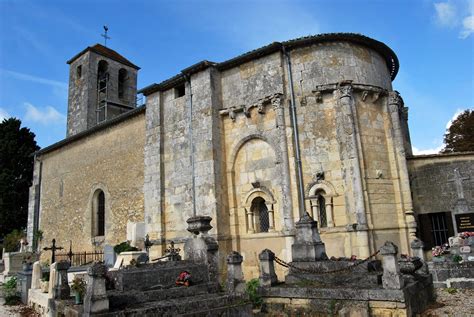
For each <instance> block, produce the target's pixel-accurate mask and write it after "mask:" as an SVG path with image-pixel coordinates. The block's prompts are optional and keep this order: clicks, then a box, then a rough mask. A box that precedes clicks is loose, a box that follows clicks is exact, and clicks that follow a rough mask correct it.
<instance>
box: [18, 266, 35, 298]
mask: <svg viewBox="0 0 474 317" xmlns="http://www.w3.org/2000/svg"><path fill="white" fill-rule="evenodd" d="M16 275H17V278H18V283H19V284H20V291H21V302H22V303H23V304H28V290H29V289H30V288H31V278H32V271H31V269H30V268H29V267H28V268H26V269H25V270H23V271H21V272H18V273H17V274H16Z"/></svg>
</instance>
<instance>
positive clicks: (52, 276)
mask: <svg viewBox="0 0 474 317" xmlns="http://www.w3.org/2000/svg"><path fill="white" fill-rule="evenodd" d="M57 266H58V264H57V263H53V264H51V265H50V267H49V285H48V298H54V286H55V284H56V278H57V275H58V270H57Z"/></svg>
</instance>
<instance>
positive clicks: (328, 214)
mask: <svg viewBox="0 0 474 317" xmlns="http://www.w3.org/2000/svg"><path fill="white" fill-rule="evenodd" d="M328 198H329V199H327V200H326V201H329V202H326V220H327V225H328V227H334V220H333V217H332V197H328Z"/></svg>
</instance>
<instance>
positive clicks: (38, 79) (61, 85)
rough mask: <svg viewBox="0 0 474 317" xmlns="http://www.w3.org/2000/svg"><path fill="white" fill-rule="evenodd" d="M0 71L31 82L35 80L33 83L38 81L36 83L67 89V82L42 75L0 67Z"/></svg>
mask: <svg viewBox="0 0 474 317" xmlns="http://www.w3.org/2000/svg"><path fill="white" fill-rule="evenodd" d="M0 73H2V74H5V75H7V76H10V77H12V78H15V79H20V80H26V81H31V82H35V83H38V84H44V85H49V86H53V87H57V88H61V89H67V84H66V83H63V82H61V81H57V80H52V79H47V78H42V77H36V76H32V75H28V74H24V73H19V72H15V71H12V70H8V69H1V68H0Z"/></svg>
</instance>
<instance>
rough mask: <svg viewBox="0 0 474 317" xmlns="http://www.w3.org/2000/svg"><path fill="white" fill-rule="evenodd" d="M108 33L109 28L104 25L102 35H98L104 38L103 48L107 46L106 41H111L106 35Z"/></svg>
mask: <svg viewBox="0 0 474 317" xmlns="http://www.w3.org/2000/svg"><path fill="white" fill-rule="evenodd" d="M108 31H109V27H108V26H107V25H104V34H101V35H100V36H102V37H103V38H104V46H107V40H110V39H111V37H110V36H108V35H107V32H108Z"/></svg>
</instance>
